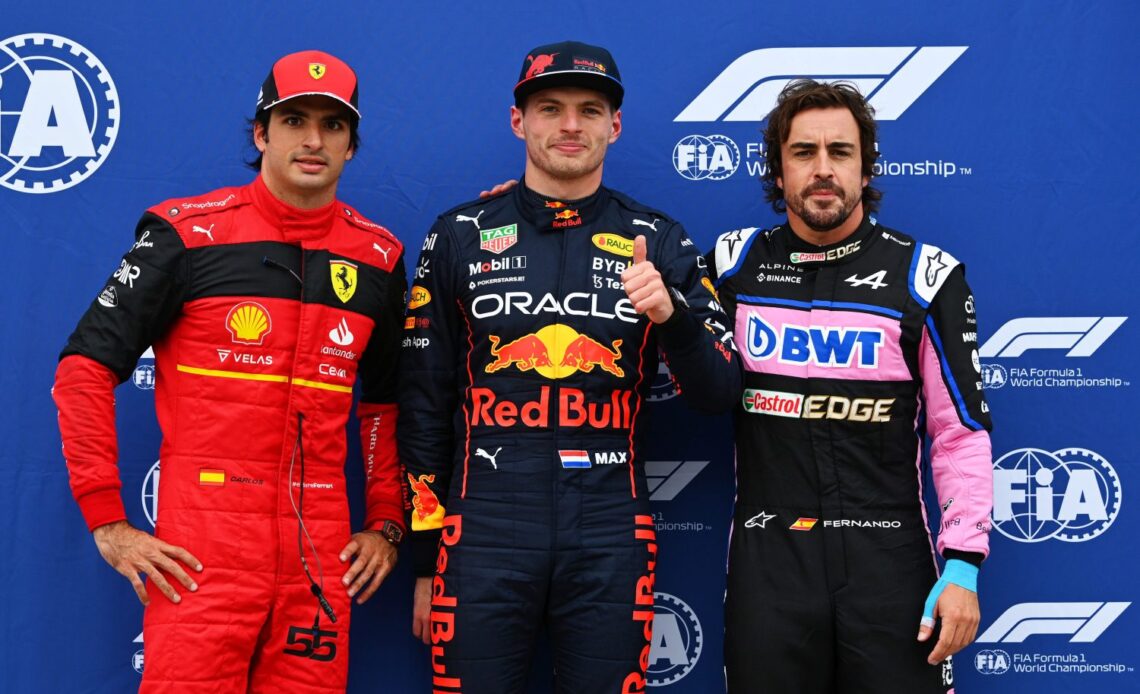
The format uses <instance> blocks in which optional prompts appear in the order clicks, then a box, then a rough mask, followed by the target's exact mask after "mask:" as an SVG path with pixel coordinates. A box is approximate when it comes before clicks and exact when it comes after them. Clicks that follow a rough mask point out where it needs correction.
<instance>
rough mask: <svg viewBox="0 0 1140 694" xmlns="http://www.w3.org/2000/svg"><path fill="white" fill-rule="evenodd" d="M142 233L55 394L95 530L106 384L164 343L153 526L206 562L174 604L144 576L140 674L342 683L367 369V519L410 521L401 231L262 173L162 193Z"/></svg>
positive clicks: (105, 485)
mask: <svg viewBox="0 0 1140 694" xmlns="http://www.w3.org/2000/svg"><path fill="white" fill-rule="evenodd" d="M135 237H136V240H135V243H134V245H133V246H132V247H131V249H130V250H129V251H128V252H127V254H126V255H125V256H123V259H122V261H121V263H120V265H119V267H118V269H117V270H115V272H114V273H113V275H112V277H111V278H110V279H109V280H107V283H106V286H105V287H104V289H103V290H102V292H101V293H100V294H99V296H98V297H97V299H96V300H95V301H94V302H92V304H91V307H90V308H89V309H88V310H87V313H86V314H85V315H84V316H83V318H82V319H81V320H80V322H79V326H78V327H77V328H76V330H75V332H74V333H73V334H72V335H71V337H70V338H69V340H68V342H67V346H66V347H65V348H64V350H63V353H62V355H61V361H60V364H59V368H58V370H57V372H56V381H55V388H54V391H53V392H54V397H55V400H56V403H57V405H58V407H59V424H60V431H61V434H62V437H63V444H64V457H65V458H66V460H67V465H68V469H69V471H70V475H71V487H72V492H73V494H74V495H75V498H76V500H77V501H78V503H79V506H80V508H81V510H82V512H83V515H84V517H85V519H86V521H87V524H88V526H89V527H90V528H91V529H94V528H96V527H98V526H101V525H104V524H106V523H111V522H114V521H117V520H123V519H125V518H126V515H125V514H124V509H123V502H122V500H121V498H120V495H119V488H120V481H119V475H118V468H117V441H116V436H115V424H114V401H113V393H112V391H113V388H114V387H115V386H116V385H117V384H119V383H121V382H122V381H124V380H126V379H127V378H128V377H129V376H130V375H131V373H132V371H133V369H134V367H135V363H136V362H137V360H138V358H139V356H140V355H141V354H142V353H143V351H144V350H146V348H147V346H149V345H153V346H154V354H155V366H156V375H157V381H156V384H155V407H156V409H157V414H158V421H159V425H160V427H161V429H162V446H161V453H160V459H161V471H162V474H161V477H160V481H159V499H160V507H161V508H160V513H159V516H158V521H157V526H156V529H155V534H156V535H157V537H158V538H160V539H161V540H163V541H165V542H168V543H171V544H174V545H178V546H182V547H185V548H186V549H187V550H189V551H190V552H191V553H192V554H193V555H195V556H196V557H197V558H198V559H199V560H200V561H201V562H202V564H203V567H204V569H203V571H202V572H201V573H200V574H193V572H191V574H192V576H194V578H195V579H196V580H197V582H198V585H199V589H198V591H197V592H195V593H190V592H188V591H184V595H183V600H182V602H181V604H174V603H172V602H170V601H169V600H168V599H166V598H165V597H163V596H161V595H156V594H155V593H156V591H155V589H153V587H152V589H151V591H150V592H151V594H152V597H151V603H150V605H149V606H148V607H147V609H146V613H145V618H144V641H145V644H146V667H145V672H144V674H143V687H142V689H143V691H154V690H158V689H161V690H163V691H168V690H178V691H183V690H190V691H204V690H206V688H207V687H208V688H209V690H210V691H214V692H221V691H225V692H230V691H233V692H245V691H247V690H249V691H259V690H270V691H330V692H331V691H338V692H342V691H343V690H344V687H345V683H346V679H347V666H348V622H349V616H350V600H349V598H348V596H347V594H346V591H345V590H344V588H343V586H341V585H340V582H339V581H338V580H336V579H337V578H339V576H340V573H341V572H342V571H343V570H344V565H343V564H341V563H340V562H339V559H338V555H339V552H340V550H341V549H342V548H343V547H344V546H345V544H346V543H347V542H348V540H349V536H350V534H351V533H350V528H349V510H348V503H347V499H346V495H345V476H344V466H345V448H346V446H345V437H344V431H345V426H346V424H347V419H348V415H349V411H350V409H351V407H352V398H353V384H354V382H355V381H356V380H357V376H358V375H359V377H360V382H361V402H360V405H359V407H358V408H357V415H358V417H359V418H360V420H361V437H362V441H363V446H364V448H363V451H364V457H365V464H366V520H365V527H366V528H367V529H378V528H379V527H380V526H381V525H382V524H384V523H385V522H395V523H398V524H399V525H400V527H401V528H402V527H403V514H404V510H403V500H402V491H401V488H400V472H399V464H398V460H397V457H396V451H395V420H396V409H397V408H396V380H395V379H396V361H397V355H398V349H399V336H400V324H401V322H402V320H403V302H404V295H405V290H406V280H405V275H404V263H403V247H402V245H401V244H400V242H399V241H398V240H397V239H396V238H395V236H393V235H392V234H391V233H390V232H388V231H387V230H386V229H384V228H383V227H380V226H378V225H376V224H373V223H372V222H370V221H368V220H366V219H365V218H363V217H361V216H360V215H359V214H358V213H357V212H356V211H355V210H353V209H352V208H350V207H348V206H346V205H345V204H344V203H341V202H339V201H334V202H332V203H330V204H329V205H327V206H325V207H322V208H320V209H316V210H300V209H297V208H293V207H291V206H288V205H286V204H284V203H282V202H280V201H279V200H277V199H276V198H275V197H274V196H273V195H272V194H271V193H270V192H269V190H268V189H267V188H266V187H265V185H264V183H263V182H262V180H261V178H260V177H259V178H257V179H256V180H255V181H254V182H253V183H251V184H250V185H247V186H243V187H237V188H223V189H220V190H217V191H214V192H212V193H208V194H206V195H203V196H200V197H196V198H186V199H179V200H170V201H167V202H164V203H162V204H161V205H157V206H155V207H153V208H151V209H150V210H148V211H147V212H146V213H145V214H144V215H143V216H142V219H141V220H140V222H139V224H138V228H137V230H136V234H135ZM301 519H303V528H304V530H305V531H307V534H308V535H309V536H311V541H310V540H309V539H308V538H306V537H303V534H302V530H301V526H302V521H301ZM314 552H315V554H314ZM302 560H304V561H307V562H308V566H309V569H310V571H311V574H312V576H313V578H314V579H315V580H317V581H318V582H324V583H326V584H327V585H326V586H325V588H326V592H325V596H326V598H327V599H328V601H329V603H331V606H332V609H333V610H334V612H335V614H336V616H337V617H338V618H339V620H338V621H337V622H336V623H335V624H330V623H329V620H328V619H327V618H326V617H325V616H324V613H323V612H322V613H320V614H319V616H318V612H319V607H318V603H317V601H316V599H315V598H314V596H313V594H312V593H311V592H310V580H309V579H308V578H307V577H306V575H305V571H304V569H303V567H302ZM168 578H169V577H168ZM328 579H331V580H328ZM169 580H171V582H172V583H173V582H174V579H173V578H169Z"/></svg>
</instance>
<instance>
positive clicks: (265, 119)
mask: <svg viewBox="0 0 1140 694" xmlns="http://www.w3.org/2000/svg"><path fill="white" fill-rule="evenodd" d="M274 108H276V107H274ZM272 110H273V109H272V108H269V109H265V110H264V111H258V113H257V115H256V116H254V117H253V118H247V119H246V121H245V125H246V130H247V132H248V133H249V143H250V144H251V145H253V127H254V125H256V124H258V123H260V124H261V127H262V128H265V137H266V138H268V137H269V113H270V112H271V111H272ZM345 110H347V109H345ZM348 135H349V146H350V147H351V148H352V151H353V152H358V151H359V150H360V119H359V118H357V117H356V115H355V114H350V115H349V119H348ZM253 151H255V152H257V158H256V159H253V160H248V159H247V160H246V161H245V165H246V166H248V167H249V168H251V169H253V170H254V171H261V159H262V154H261V152H259V151H258V149H257V147H256V146H254V148H253Z"/></svg>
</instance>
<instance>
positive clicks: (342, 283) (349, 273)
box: [329, 260, 356, 304]
mask: <svg viewBox="0 0 1140 694" xmlns="http://www.w3.org/2000/svg"><path fill="white" fill-rule="evenodd" d="M329 273H330V275H331V276H332V286H333V291H334V292H336V296H337V298H338V299H340V300H341V301H342V302H344V303H346V304H347V303H348V300H349V299H351V298H352V295H353V294H355V293H356V265H354V264H353V263H350V262H348V261H346V260H330V261H329Z"/></svg>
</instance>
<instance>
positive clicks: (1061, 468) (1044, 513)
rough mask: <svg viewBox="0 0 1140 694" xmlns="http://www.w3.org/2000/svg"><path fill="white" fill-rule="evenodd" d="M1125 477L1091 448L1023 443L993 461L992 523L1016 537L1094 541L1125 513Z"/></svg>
mask: <svg viewBox="0 0 1140 694" xmlns="http://www.w3.org/2000/svg"><path fill="white" fill-rule="evenodd" d="M1121 499H1122V494H1121V487H1120V477H1119V476H1118V475H1117V473H1116V470H1115V469H1114V468H1113V466H1112V465H1111V464H1110V463H1109V462H1108V460H1107V459H1105V458H1104V456H1101V455H1100V454H1098V453H1095V452H1093V451H1090V450H1088V449H1086V448H1062V449H1060V450H1057V451H1053V452H1050V451H1046V450H1042V449H1039V448H1019V449H1016V450H1013V451H1010V452H1009V453H1006V454H1005V455H1003V456H1001V457H1000V458H998V459H997V460H996V461H994V508H993V516H992V521H993V527H994V528H995V529H996V530H997V531H998V532H999V533H1001V534H1002V535H1004V536H1006V537H1008V538H1009V539H1011V540H1016V541H1017V542H1044V541H1045V540H1050V539H1056V540H1061V541H1062V542H1084V541H1086V540H1091V539H1093V538H1095V537H1097V536H1099V535H1101V534H1102V533H1104V532H1105V531H1107V530H1108V529H1109V527H1110V526H1112V523H1113V521H1115V520H1116V516H1117V515H1118V514H1119V513H1120V504H1121Z"/></svg>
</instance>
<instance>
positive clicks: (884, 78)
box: [673, 46, 968, 122]
mask: <svg viewBox="0 0 1140 694" xmlns="http://www.w3.org/2000/svg"><path fill="white" fill-rule="evenodd" d="M967 48H968V46H922V47H917V46H891V47H872V46H865V47H850V48H847V47H843V48H841V47H820V48H817V47H812V48H808V47H797V48H760V49H757V50H754V51H750V52H748V53H745V54H744V55H742V56H740V57H739V58H737V59H736V60H734V61H733V62H732V63H731V64H730V65H729V66H728V67H726V68H725V69H724V71H723V72H721V73H720V74H719V75H717V77H716V79H714V80H713V81H712V82H711V83H709V85H708V86H707V87H705V89H704V91H702V92H701V93H700V94H698V95H697V98H695V99H693V101H692V102H691V103H690V104H689V105H688V106H686V107H685V108H684V110H682V111H681V112H680V113H679V114H677V117H676V118H674V119H673V120H674V121H687V122H712V121H721V120H724V121H749V122H758V121H762V120H764V118H765V117H766V116H767V115H768V113H769V112H770V111H771V110H772V108H773V107H774V106H775V105H776V97H777V96H778V95H779V93H780V91H781V90H782V89H783V88H784V87H785V86H786V85H787V84H788V83H789V82H791V81H792V80H793V79H797V78H799V77H819V78H826V79H828V80H836V79H843V80H846V81H849V82H852V83H854V84H855V86H856V87H857V88H858V89H859V91H860V92H862V93H863V94H866V95H867V96H868V97H869V98H868V101H869V102H870V104H871V106H873V107H874V108H875V117H876V119H878V120H897V119H898V118H899V117H900V116H901V115H902V114H903V113H904V112H905V111H906V110H907V109H908V108H910V106H911V104H913V103H914V102H915V101H917V100H918V98H919V97H920V96H922V94H923V93H924V92H925V91H926V90H927V89H929V88H930V86H931V85H932V84H934V82H935V81H936V80H937V79H938V78H939V77H940V76H942V73H943V72H945V71H946V70H947V69H948V68H949V67H950V66H951V65H953V64H954V62H955V61H956V60H958V58H959V57H961V55H962V54H963V53H965V52H966V49H967ZM789 75H795V76H797V77H795V78H793V77H789Z"/></svg>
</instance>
